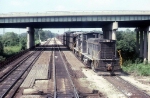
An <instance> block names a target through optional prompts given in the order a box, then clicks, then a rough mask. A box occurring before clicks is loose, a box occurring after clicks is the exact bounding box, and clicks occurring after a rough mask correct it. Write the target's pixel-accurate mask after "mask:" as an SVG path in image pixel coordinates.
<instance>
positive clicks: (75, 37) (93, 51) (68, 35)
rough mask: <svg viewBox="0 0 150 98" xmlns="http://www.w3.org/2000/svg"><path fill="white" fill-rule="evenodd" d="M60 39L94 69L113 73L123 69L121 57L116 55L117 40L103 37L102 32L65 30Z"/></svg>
mask: <svg viewBox="0 0 150 98" xmlns="http://www.w3.org/2000/svg"><path fill="white" fill-rule="evenodd" d="M58 39H60V40H61V41H62V43H63V44H64V45H66V46H67V47H68V48H70V49H71V50H72V51H73V53H74V54H75V55H76V56H77V57H78V58H80V60H81V61H82V62H83V63H85V65H86V66H87V67H91V68H92V69H93V71H104V72H106V71H109V72H111V73H113V72H114V71H118V70H120V69H121V68H120V66H119V58H117V57H116V41H115V40H110V39H103V35H102V34H101V33H97V32H81V31H80V32H77V31H73V32H65V33H64V34H63V35H60V36H58Z"/></svg>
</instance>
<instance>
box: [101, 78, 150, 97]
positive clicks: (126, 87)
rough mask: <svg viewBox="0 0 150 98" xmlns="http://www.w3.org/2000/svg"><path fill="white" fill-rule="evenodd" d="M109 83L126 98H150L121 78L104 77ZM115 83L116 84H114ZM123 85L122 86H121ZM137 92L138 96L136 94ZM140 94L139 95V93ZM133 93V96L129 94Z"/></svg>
mask: <svg viewBox="0 0 150 98" xmlns="http://www.w3.org/2000/svg"><path fill="white" fill-rule="evenodd" d="M103 77H104V79H106V80H107V81H108V82H110V83H111V84H113V85H114V86H115V87H116V88H117V89H118V90H119V91H121V92H122V93H123V94H124V95H125V96H126V97H128V98H133V97H136V98H150V95H148V94H147V93H145V92H143V91H142V90H140V89H138V88H137V87H135V86H133V85H132V84H131V83H129V82H127V81H126V80H124V79H122V78H121V77H119V76H112V77H111V76H110V77H107V76H103ZM114 81H115V82H116V83H114ZM120 83H121V84H120ZM135 92H136V94H135ZM137 92H138V93H137ZM129 93H131V95H130V94H129Z"/></svg>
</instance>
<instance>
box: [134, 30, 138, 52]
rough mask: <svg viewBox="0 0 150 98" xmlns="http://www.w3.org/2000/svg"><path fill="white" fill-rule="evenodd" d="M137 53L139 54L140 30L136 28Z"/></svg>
mask: <svg viewBox="0 0 150 98" xmlns="http://www.w3.org/2000/svg"><path fill="white" fill-rule="evenodd" d="M135 32H136V53H137V54H139V30H138V29H137V28H136V29H135Z"/></svg>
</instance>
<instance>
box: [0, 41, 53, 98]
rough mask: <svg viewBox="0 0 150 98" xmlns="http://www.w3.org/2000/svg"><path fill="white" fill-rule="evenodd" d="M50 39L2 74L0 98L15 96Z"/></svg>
mask: <svg viewBox="0 0 150 98" xmlns="http://www.w3.org/2000/svg"><path fill="white" fill-rule="evenodd" d="M49 41H50V40H49ZM49 41H47V42H46V43H45V44H44V46H40V47H39V48H37V49H36V50H35V52H33V53H31V54H30V55H29V56H27V57H26V58H25V59H23V60H22V61H20V62H19V63H17V65H16V66H15V67H14V68H12V69H11V70H10V71H9V72H8V73H6V74H5V75H4V76H2V78H1V79H0V98H4V97H5V98H12V97H13V96H14V94H15V93H16V91H17V89H18V88H19V87H20V85H21V83H22V82H23V80H24V79H25V77H26V76H27V74H28V72H29V71H30V69H31V67H32V65H33V64H34V63H35V62H36V60H37V59H38V58H39V56H40V54H41V53H42V51H43V50H44V47H45V46H46V44H48V43H49Z"/></svg>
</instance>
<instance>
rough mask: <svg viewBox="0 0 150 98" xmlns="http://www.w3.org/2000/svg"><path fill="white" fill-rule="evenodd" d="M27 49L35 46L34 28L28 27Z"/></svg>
mask: <svg viewBox="0 0 150 98" xmlns="http://www.w3.org/2000/svg"><path fill="white" fill-rule="evenodd" d="M26 29H27V49H29V48H32V47H33V46H35V43H34V28H31V27H27V28H26Z"/></svg>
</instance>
